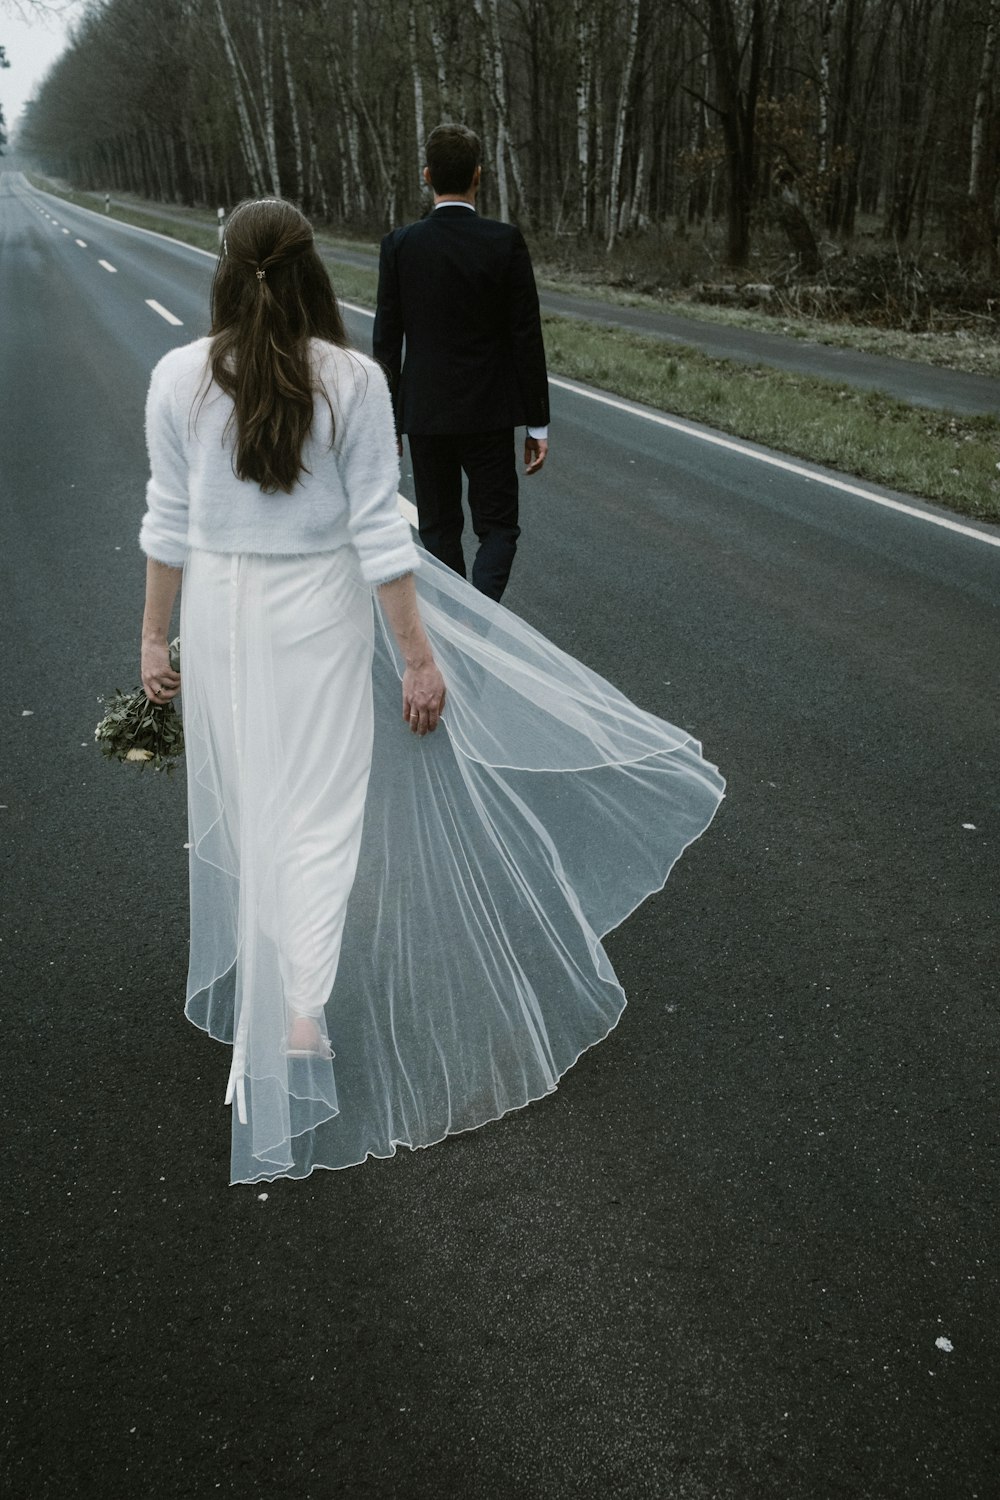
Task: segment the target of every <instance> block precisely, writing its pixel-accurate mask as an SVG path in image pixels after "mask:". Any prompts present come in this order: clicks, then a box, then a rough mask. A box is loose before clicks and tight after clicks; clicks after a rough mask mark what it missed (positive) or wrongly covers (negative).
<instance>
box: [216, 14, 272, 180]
mask: <svg viewBox="0 0 1000 1500" xmlns="http://www.w3.org/2000/svg"><path fill="white" fill-rule="evenodd" d="M215 14H216V17H217V19H218V22H219V34H220V36H221V37H222V45H223V48H224V49H225V53H226V61H227V62H228V63H229V71H230V74H231V76H232V84H233V100H234V103H235V105H236V119H237V123H238V125H239V135H240V146H241V149H242V152H243V161H244V164H245V166H246V169H247V175H248V176H249V178H250V184H251V189H252V191H253V192H254V194H255V195H256V196H257V197H258V198H261V197H263V195H264V166H263V163H262V162H261V159H260V153H259V152H258V150H257V142H256V140H255V139H254V133H253V126H252V124H251V122H250V111H249V109H248V108H247V100H246V95H245V94H244V91H243V77H242V68H241V66H240V61H239V58H238V57H237V55H236V48H235V46H234V44H233V38H232V33H231V32H230V30H229V27H228V25H227V24H226V16H225V12H224V11H223V9H222V0H215Z"/></svg>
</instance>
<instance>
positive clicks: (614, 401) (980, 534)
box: [549, 375, 1000, 547]
mask: <svg viewBox="0 0 1000 1500" xmlns="http://www.w3.org/2000/svg"><path fill="white" fill-rule="evenodd" d="M549 384H550V385H557V386H558V387H559V388H560V390H563V391H571V392H572V393H573V395H574V396H584V397H586V399H587V400H588V401H598V402H600V404H601V405H602V406H611V407H614V409H615V410H616V411H624V412H628V414H629V415H630V416H633V417H642V418H643V420H644V421H646V422H655V423H656V425H657V426H658V427H669V428H670V430H671V432H679V433H681V434H682V435H683V436H684V437H692V438H697V439H698V441H699V442H702V443H710V444H711V445H712V447H713V448H725V449H726V450H727V451H728V452H729V453H738V454H739V455H740V457H741V458H752V459H754V460H755V461H756V462H757V463H761V464H768V465H769V466H770V467H771V468H772V469H782V470H783V471H784V472H785V473H786V474H794V475H795V476H796V477H797V478H798V479H808V480H810V481H811V482H812V483H813V484H825V485H827V487H828V488H829V489H833V490H840V491H841V493H842V494H845V495H855V496H856V497H857V498H858V499H859V500H868V501H870V502H871V504H872V505H882V506H884V507H885V508H886V509H887V510H896V511H901V512H902V514H903V515H904V516H912V517H913V519H914V520H916V521H927V522H928V523H929V524H930V525H931V526H942V527H943V528H944V529H945V530H946V531H957V532H958V534H959V535H960V536H971V537H972V538H973V539H974V540H975V541H977V542H985V543H986V545H987V546H988V547H1000V535H997V536H991V535H990V534H989V532H986V531H977V530H976V529H975V527H973V526H963V525H962V524H961V522H959V521H950V520H948V518H947V517H946V516H938V515H935V514H934V513H933V511H926V510H918V509H917V507H916V506H915V505H905V504H904V503H903V502H902V501H901V500H890V498H889V497H888V495H877V494H876V493H875V491H874V490H866V489H862V488H861V486H860V485H857V484H849V483H848V482H847V480H845V479H835V478H834V477H833V476H832V475H831V474H820V473H817V472H816V471H815V470H814V469H807V468H805V466H804V465H803V464H797V463H792V462H791V461H790V460H789V459H787V458H778V457H777V456H776V455H775V454H773V453H759V452H758V451H757V450H756V449H755V448H748V447H746V445H745V444H743V443H740V442H737V441H735V440H734V439H732V438H726V437H719V436H717V434H716V433H714V432H702V431H701V430H700V429H699V428H697V427H689V426H688V425H687V423H686V422H679V421H677V419H676V418H675V417H665V416H662V415H661V414H660V412H656V411H647V410H645V408H643V407H641V406H633V405H632V403H631V402H630V401H620V400H618V398H617V397H615V396H606V395H604V393H603V392H602V391H592V390H588V388H587V387H586V386H582V385H576V384H574V383H573V382H571V381H568V380H558V379H556V377H555V376H552V375H550V376H549Z"/></svg>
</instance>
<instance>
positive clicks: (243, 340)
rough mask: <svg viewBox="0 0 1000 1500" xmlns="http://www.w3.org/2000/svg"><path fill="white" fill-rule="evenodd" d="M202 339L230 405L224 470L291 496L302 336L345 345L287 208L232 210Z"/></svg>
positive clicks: (261, 203) (269, 201) (309, 392)
mask: <svg viewBox="0 0 1000 1500" xmlns="http://www.w3.org/2000/svg"><path fill="white" fill-rule="evenodd" d="M211 333H212V344H211V349H210V351H209V365H210V367H211V372H212V377H213V379H214V380H215V381H216V383H217V384H218V385H220V386H221V387H222V389H223V390H224V391H225V392H226V394H227V395H229V396H231V397H232V399H233V416H232V424H233V425H234V426H235V442H234V445H233V468H234V470H235V472H236V474H237V476H238V477H239V478H240V479H248V480H255V481H256V483H257V484H259V485H260V487H261V489H262V490H264V491H265V492H266V493H267V494H276V493H277V491H278V490H284V491H285V492H286V493H290V492H291V490H292V489H294V487H295V484H296V481H297V480H298V477H299V475H300V474H301V473H302V472H303V470H304V469H305V464H304V463H303V462H302V448H303V445H304V443H305V440H306V438H307V437H308V435H309V431H310V428H311V427H312V421H313V398H314V394H315V391H316V388H317V387H316V377H315V374H314V371H313V366H312V361H311V360H310V353H309V340H310V339H311V338H316V339H323V340H325V341H326V342H327V343H330V344H337V345H339V346H340V347H341V348H346V347H347V344H348V338H347V330H346V329H345V327H344V322H343V319H342V318H341V316H340V309H339V308H338V306H337V299H336V297H335V296H334V292H333V287H332V286H331V285H330V278H329V276H328V275H327V271H326V267H325V266H324V265H323V262H322V261H321V260H320V258H319V255H318V254H317V251H316V245H315V242H314V240H313V232H312V228H311V226H310V224H309V221H308V220H307V219H306V218H305V217H304V216H303V215H302V214H300V213H299V211H298V209H297V208H295V207H294V206H293V205H292V204H291V203H286V202H284V200H283V199H280V198H263V199H259V200H256V199H248V200H246V201H245V202H243V203H240V204H239V205H238V206H237V207H236V208H235V209H234V210H233V212H232V215H231V216H230V219H229V223H228V224H227V226H226V231H225V238H224V240H223V248H222V254H221V255H220V256H219V263H218V265H217V266H216V268H215V280H214V281H213V283H212V329H211ZM330 415H331V421H332V419H333V412H332V410H331V413H330Z"/></svg>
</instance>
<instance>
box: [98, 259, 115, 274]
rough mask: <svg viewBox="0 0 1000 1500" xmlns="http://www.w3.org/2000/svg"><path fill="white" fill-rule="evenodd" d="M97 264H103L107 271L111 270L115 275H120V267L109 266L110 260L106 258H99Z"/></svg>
mask: <svg viewBox="0 0 1000 1500" xmlns="http://www.w3.org/2000/svg"><path fill="white" fill-rule="evenodd" d="M97 264H98V265H99V266H103V267H104V269H105V270H106V271H110V272H111V273H112V275H113V276H117V275H118V267H117V266H109V265H108V262H107V261H106V260H99V261H98V262H97Z"/></svg>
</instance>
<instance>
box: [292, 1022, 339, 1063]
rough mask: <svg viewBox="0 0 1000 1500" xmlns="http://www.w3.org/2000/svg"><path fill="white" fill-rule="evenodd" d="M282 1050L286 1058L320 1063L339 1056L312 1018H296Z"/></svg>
mask: <svg viewBox="0 0 1000 1500" xmlns="http://www.w3.org/2000/svg"><path fill="white" fill-rule="evenodd" d="M281 1050H282V1052H283V1053H284V1055H285V1056H286V1057H309V1058H316V1059H318V1060H319V1061H320V1062H329V1061H330V1059H331V1058H334V1057H336V1055H337V1054H336V1053H335V1052H334V1050H333V1048H332V1047H331V1046H330V1043H329V1042H328V1041H327V1039H326V1037H325V1036H324V1035H323V1033H322V1031H320V1029H319V1026H318V1025H317V1024H316V1022H315V1021H314V1020H312V1018H311V1017H310V1016H295V1017H294V1019H293V1020H292V1024H291V1026H290V1027H289V1029H288V1036H287V1037H286V1038H285V1045H284V1047H283V1048H282V1049H281Z"/></svg>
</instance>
